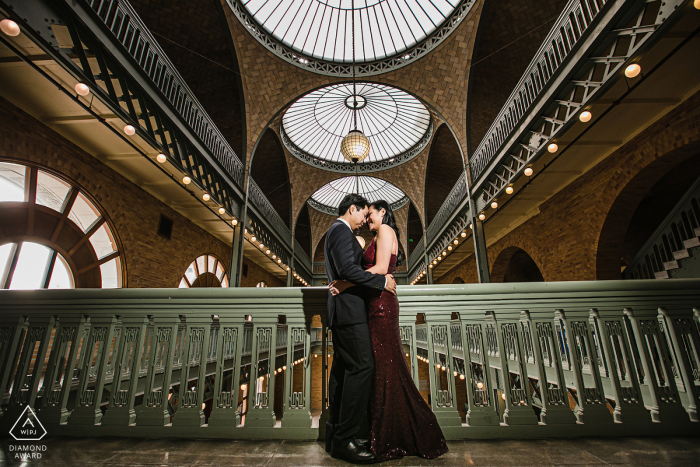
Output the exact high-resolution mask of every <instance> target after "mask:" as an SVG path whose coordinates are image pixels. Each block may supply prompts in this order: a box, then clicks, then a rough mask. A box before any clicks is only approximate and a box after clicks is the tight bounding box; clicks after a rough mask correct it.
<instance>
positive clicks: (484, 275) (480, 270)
mask: <svg viewBox="0 0 700 467" xmlns="http://www.w3.org/2000/svg"><path fill="white" fill-rule="evenodd" d="M475 209H476V208H475V203H474V201H472V199H471V198H470V199H469V212H470V214H471V217H472V237H473V238H474V258H476V271H477V274H478V276H479V283H480V284H487V283H490V282H491V274H490V273H489V257H488V254H487V252H486V234H485V233H484V223H483V222H481V221H480V220H479V219H478V218H477V217H476V216H477V214H476V212H475Z"/></svg>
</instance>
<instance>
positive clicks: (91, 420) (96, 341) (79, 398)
mask: <svg viewBox="0 0 700 467" xmlns="http://www.w3.org/2000/svg"><path fill="white" fill-rule="evenodd" d="M116 324H117V317H116V316H114V315H111V316H105V317H91V318H90V330H89V334H88V336H89V337H88V340H87V345H86V346H85V347H84V348H83V352H84V354H85V356H86V357H87V358H86V359H85V360H83V366H82V369H81V370H80V381H79V382H78V393H77V394H76V403H75V409H73V412H71V414H70V417H69V418H68V423H69V424H70V425H97V424H99V423H100V422H101V421H102V410H101V409H100V402H101V401H102V391H103V389H104V384H105V377H106V376H107V368H106V366H107V358H108V357H109V354H110V343H111V342H112V336H113V335H114V328H115V326H116ZM93 362H95V366H94V367H93V366H92V363H93ZM91 377H94V378H95V386H94V388H93V389H89V388H88V386H89V382H90V378H91Z"/></svg>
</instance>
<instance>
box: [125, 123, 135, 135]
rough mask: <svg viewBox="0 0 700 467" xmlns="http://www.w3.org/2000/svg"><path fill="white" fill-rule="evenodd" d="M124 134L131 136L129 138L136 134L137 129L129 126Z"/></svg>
mask: <svg viewBox="0 0 700 467" xmlns="http://www.w3.org/2000/svg"><path fill="white" fill-rule="evenodd" d="M124 133H126V134H127V135H129V136H131V135H133V134H134V133H136V128H134V127H133V126H131V125H127V126H125V127H124Z"/></svg>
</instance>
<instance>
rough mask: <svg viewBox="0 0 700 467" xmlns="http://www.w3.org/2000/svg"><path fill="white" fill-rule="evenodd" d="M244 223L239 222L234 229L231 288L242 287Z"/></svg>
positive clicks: (229, 284) (230, 274) (229, 283)
mask: <svg viewBox="0 0 700 467" xmlns="http://www.w3.org/2000/svg"><path fill="white" fill-rule="evenodd" d="M243 242H244V238H243V222H242V221H239V222H238V223H237V224H236V225H235V226H234V227H233V243H232V244H231V265H230V269H229V271H230V273H229V279H230V280H229V282H228V286H229V287H240V286H241V268H242V267H243Z"/></svg>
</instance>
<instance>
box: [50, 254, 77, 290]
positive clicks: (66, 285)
mask: <svg viewBox="0 0 700 467" xmlns="http://www.w3.org/2000/svg"><path fill="white" fill-rule="evenodd" d="M73 288H75V282H74V281H73V274H71V272H70V267H69V266H68V263H67V262H66V260H65V259H64V258H63V256H61V255H60V254H59V253H56V263H55V264H54V266H53V273H52V274H51V280H50V281H49V289H73Z"/></svg>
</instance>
